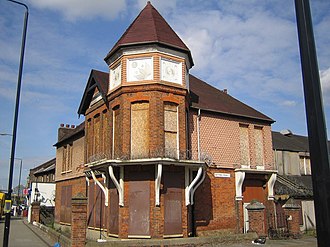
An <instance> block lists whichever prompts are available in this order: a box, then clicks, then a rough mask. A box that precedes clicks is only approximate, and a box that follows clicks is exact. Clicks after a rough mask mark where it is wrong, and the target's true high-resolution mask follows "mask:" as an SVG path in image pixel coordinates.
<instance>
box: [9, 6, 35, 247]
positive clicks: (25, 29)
mask: <svg viewBox="0 0 330 247" xmlns="http://www.w3.org/2000/svg"><path fill="white" fill-rule="evenodd" d="M8 1H10V2H13V3H16V4H19V5H21V6H23V7H25V16H24V27H23V34H22V44H21V56H20V63H19V71H18V78H17V91H16V103H15V114H14V124H13V134H12V136H13V138H12V142H11V143H12V145H11V156H10V166H9V179H8V191H7V194H6V201H9V202H10V204H11V193H12V185H13V170H14V160H15V148H16V133H17V122H18V111H19V100H20V95H21V84H22V72H23V61H24V51H25V41H26V31H27V23H28V17H29V8H28V6H27V5H26V4H24V3H20V2H17V1H14V0H8ZM10 216H11V215H10V212H6V216H5V227H4V234H3V247H8V242H9V231H10Z"/></svg>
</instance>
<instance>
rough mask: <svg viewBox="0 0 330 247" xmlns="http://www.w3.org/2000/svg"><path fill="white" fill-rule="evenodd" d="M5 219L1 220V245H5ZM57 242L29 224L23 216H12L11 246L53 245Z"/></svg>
mask: <svg viewBox="0 0 330 247" xmlns="http://www.w3.org/2000/svg"><path fill="white" fill-rule="evenodd" d="M4 225H5V223H4V219H1V220H0V247H3V234H4ZM54 244H55V242H54V241H52V240H51V239H50V238H49V237H48V234H47V233H45V232H43V231H42V230H40V229H38V228H37V227H35V226H33V225H31V224H28V223H27V221H26V220H25V219H23V218H18V217H11V221H10V230H9V246H10V247H51V246H54Z"/></svg>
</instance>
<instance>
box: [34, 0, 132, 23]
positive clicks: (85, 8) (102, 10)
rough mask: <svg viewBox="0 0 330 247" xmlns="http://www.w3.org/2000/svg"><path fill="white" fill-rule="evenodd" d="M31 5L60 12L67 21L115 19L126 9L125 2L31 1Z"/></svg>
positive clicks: (108, 0)
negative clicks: (98, 17) (101, 18)
mask: <svg viewBox="0 0 330 247" xmlns="http://www.w3.org/2000/svg"><path fill="white" fill-rule="evenodd" d="M30 2H31V4H33V5H34V6H35V7H38V8H44V9H50V10H57V11H60V12H61V13H62V14H63V15H64V16H65V18H66V19H68V20H71V21H74V20H76V19H92V18H94V17H97V16H100V17H103V18H105V19H114V18H116V17H117V16H118V15H119V14H120V13H121V12H123V11H124V10H125V9H126V2H125V1H124V0H97V1H91V0H84V1H81V0H52V1H45V0H31V1H30Z"/></svg>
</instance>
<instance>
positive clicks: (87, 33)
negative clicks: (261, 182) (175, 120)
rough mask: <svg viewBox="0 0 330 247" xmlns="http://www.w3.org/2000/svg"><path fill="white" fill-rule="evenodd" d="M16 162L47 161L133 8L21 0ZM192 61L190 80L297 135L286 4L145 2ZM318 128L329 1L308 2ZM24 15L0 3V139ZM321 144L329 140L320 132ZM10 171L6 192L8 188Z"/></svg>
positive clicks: (0, 149)
mask: <svg viewBox="0 0 330 247" xmlns="http://www.w3.org/2000/svg"><path fill="white" fill-rule="evenodd" d="M25 2H26V3H27V4H28V5H29V7H30V16H29V24H28V34H27V44H26V53H25V62H24V71H23V85H22V94H21V105H20V115H19V124H18V136H17V149H16V157H19V158H22V159H23V175H22V178H23V181H25V178H26V176H27V173H28V170H29V169H30V168H32V167H35V166H37V165H40V164H41V163H43V162H45V161H47V160H49V159H51V158H52V157H54V156H55V149H54V147H53V146H52V145H53V144H54V143H56V139H57V129H58V127H59V125H60V124H61V123H64V124H75V125H77V124H79V123H80V122H82V121H83V118H82V117H81V118H80V119H78V115H77V109H78V106H79V104H80V100H81V97H82V94H83V91H84V88H85V85H86V82H87V79H88V76H89V73H90V70H91V69H98V70H101V71H107V66H106V63H105V62H104V61H103V58H104V57H105V55H106V54H107V52H108V51H109V50H110V49H111V48H112V46H113V45H114V44H115V42H116V41H117V40H118V39H119V38H120V36H121V35H122V34H123V32H124V31H125V30H126V28H127V27H128V26H129V24H130V23H131V22H132V21H133V20H134V18H135V17H136V16H137V15H138V13H139V12H140V11H141V10H142V8H143V7H144V6H145V5H146V1H144V0H143V1H141V0H126V1H125V0H122V1H119V0H98V1H79V0H66V1H65V0H47V1H45V0H30V1H25ZM151 3H152V4H153V5H154V6H155V7H156V8H157V9H158V11H159V12H160V13H161V14H162V16H163V17H164V18H165V19H166V20H167V21H168V23H169V24H170V25H171V26H172V28H173V29H174V30H175V31H176V32H177V33H178V34H179V36H180V37H181V39H182V40H183V41H184V42H185V43H186V45H187V46H188V47H189V48H190V50H191V52H192V56H193V59H194V63H195V66H194V67H193V69H192V70H191V73H192V74H194V75H195V76H197V77H199V78H201V79H203V80H205V81H206V82H208V83H210V84H212V85H214V86H215V87H217V88H219V89H224V88H226V89H228V92H229V94H230V95H232V96H234V97H235V98H237V99H239V100H241V101H242V102H244V103H246V104H248V105H250V106H252V107H254V108H255V109H257V110H259V111H261V112H263V113H264V114H266V115H268V116H269V117H271V118H273V119H274V120H276V123H275V124H273V127H272V128H273V130H276V131H280V130H282V129H290V130H292V131H293V132H294V133H296V134H301V135H306V134H307V131H306V119H305V108H304V98H303V86H302V79H301V69H300V55H299V47H298V39H297V31H296V22H295V10H294V0H292V1H287V0H268V1H264V0H249V1H245V0H232V1H227V0H218V1H215V0H210V1H202V0H186V1H179V0H166V1H161V0H154V1H151ZM311 7H312V16H313V24H314V33H315V40H316V46H317V54H318V62H319V70H320V75H321V81H322V90H323V101H324V109H325V115H326V122H327V125H329V124H330V123H329V122H330V121H329V119H330V118H329V117H330V52H329V50H330V49H329V47H330V35H329V29H330V2H329V1H324V0H313V1H311ZM23 17H24V9H23V8H22V7H20V6H18V5H15V4H13V3H11V2H8V1H0V105H1V107H0V119H1V121H0V133H11V132H12V124H13V111H14V102H15V92H16V84H17V72H18V65H19V56H20V45H21V34H22V26H23ZM328 136H329V131H328ZM10 147H11V138H10V136H0V189H1V188H4V189H5V188H7V183H8V166H9V157H10ZM18 163H19V162H17V164H16V165H15V170H14V176H15V179H14V182H13V185H14V186H16V185H17V184H18V169H17V168H18Z"/></svg>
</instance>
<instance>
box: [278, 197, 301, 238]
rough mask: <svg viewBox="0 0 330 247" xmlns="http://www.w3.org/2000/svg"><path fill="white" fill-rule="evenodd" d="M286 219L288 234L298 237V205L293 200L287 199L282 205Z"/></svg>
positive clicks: (299, 235)
mask: <svg viewBox="0 0 330 247" xmlns="http://www.w3.org/2000/svg"><path fill="white" fill-rule="evenodd" d="M282 207H283V209H284V213H285V216H286V219H287V221H288V228H289V229H288V230H289V234H290V236H291V237H293V238H300V237H301V234H300V224H299V210H300V205H299V204H298V203H297V202H296V201H295V200H294V199H292V198H291V199H289V200H288V201H287V202H286V203H285V204H284V205H283V206H282Z"/></svg>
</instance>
